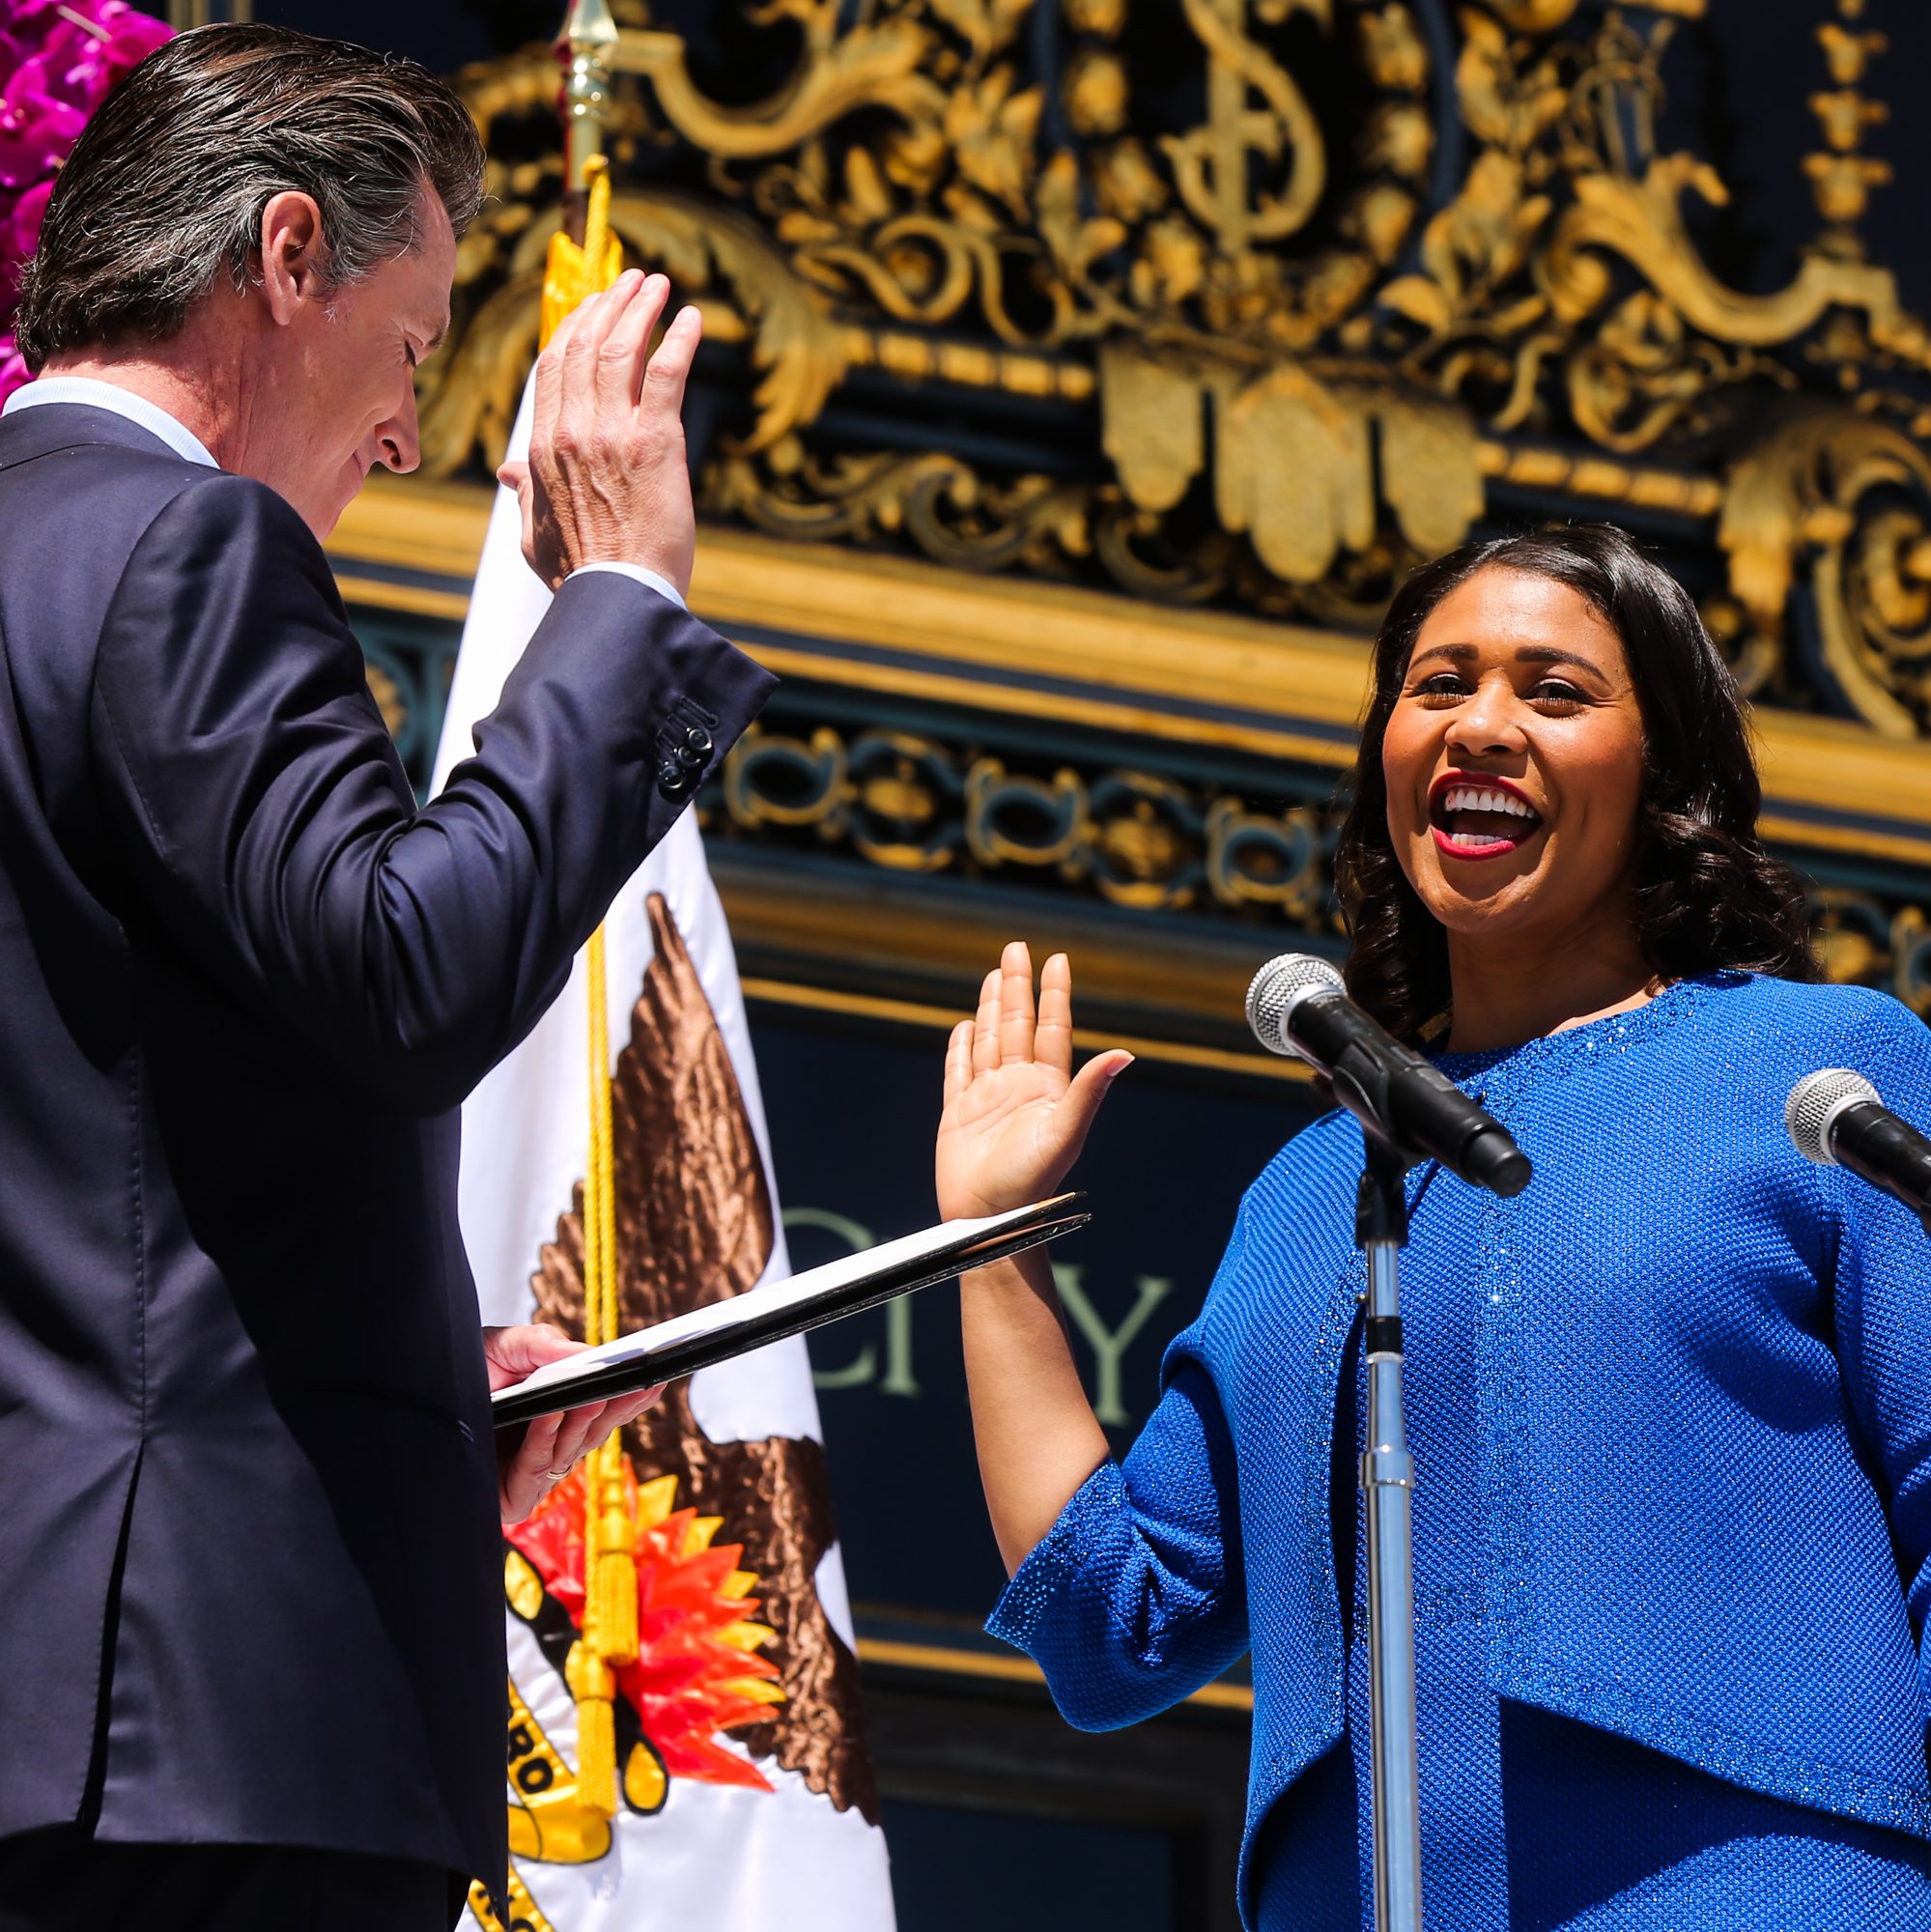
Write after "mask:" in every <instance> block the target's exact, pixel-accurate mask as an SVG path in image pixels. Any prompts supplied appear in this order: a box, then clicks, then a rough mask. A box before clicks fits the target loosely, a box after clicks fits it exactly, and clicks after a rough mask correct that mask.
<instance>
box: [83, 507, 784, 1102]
mask: <svg viewBox="0 0 1931 1932" xmlns="http://www.w3.org/2000/svg"><path fill="white" fill-rule="evenodd" d="M772 682H773V680H772V679H771V677H770V676H769V674H768V673H766V672H765V671H763V670H761V669H760V668H758V667H757V666H755V665H754V664H753V663H752V662H751V660H750V659H748V658H746V657H744V656H743V655H742V654H741V653H739V652H738V651H736V650H734V649H733V648H732V647H731V646H730V645H729V644H727V643H725V642H724V639H721V638H719V637H718V636H717V635H716V634H715V633H714V632H712V631H711V630H709V629H708V628H707V627H706V626H705V625H704V624H702V623H701V622H699V621H698V620H697V619H696V618H694V617H692V616H690V615H689V614H688V613H686V612H684V611H679V610H677V609H675V608H674V607H672V606H671V605H670V604H668V603H667V601H666V600H664V599H662V598H659V597H656V596H654V595H652V594H651V593H650V592H649V591H647V590H645V589H644V588H643V587H642V586H640V585H639V584H636V583H633V582H628V581H626V580H625V579H624V578H623V577H621V576H620V575H617V574H614V573H608V572H599V573H596V574H595V575H593V576H591V577H588V578H583V579H572V580H571V581H569V582H565V584H564V585H563V587H562V588H561V589H560V590H559V591H558V592H557V594H556V597H555V599H554V603H553V604H552V607H551V610H550V611H549V614H548V615H547V616H546V617H545V619H544V621H543V622H542V623H541V624H540V625H539V626H538V628H537V630H536V633H535V635H534V636H533V637H532V639H530V642H529V645H528V647H527V648H526V650H525V652H524V655H523V658H522V660H521V661H520V662H519V664H518V666H517V668H516V669H515V670H514V671H513V672H512V673H511V675H510V677H509V679H508V681H507V683H506V684H505V686H504V689H503V695H502V700H501V702H500V703H499V704H498V706H497V709H496V711H495V712H493V713H492V714H491V716H490V717H488V718H487V719H485V720H484V721H483V722H482V723H481V724H479V725H477V727H476V731H475V745H476V753H475V755H474V756H473V757H472V758H469V759H468V760H467V761H466V762H465V763H463V764H462V765H460V766H458V767H457V769H456V770H455V772H454V773H452V775H451V777H450V780H449V782H448V784H447V785H446V786H445V788H444V789H443V791H442V792H441V794H440V796H439V797H438V798H437V799H436V800H435V802H434V803H433V804H431V805H429V806H428V807H427V808H424V809H420V810H419V809H417V807H416V805H415V802H414V800H413V797H412V794H411V792H410V790H409V785H408V781H407V780H406V778H405V777H404V775H403V772H402V767H401V764H400V761H399V760H398V759H397V757H396V754H395V751H394V748H393V746H392V745H391V744H390V742H389V737H388V733H387V731H386V729H385V728H384V726H383V720H382V716H381V713H380V712H379V711H378V710H377V708H376V705H375V701H374V699H373V698H372V697H371V696H370V695H369V691H368V687H367V684H366V682H365V679H364V673H363V668H362V656H361V651H360V649H359V647H358V646H357V645H356V642H355V637H354V635H353V633H352V632H351V631H350V629H349V626H348V623H347V620H346V619H345V617H344V615H343V613H342V608H341V604H340V601H339V600H338V598H337V597H336V594H335V590H334V584H333V582H332V580H331V578H330V576H329V573H328V566H327V560H326V559H325V558H324V556H323V554H322V551H321V548H320V546H318V545H317V544H316V542H315V541H314V539H313V537H312V536H311V535H310V534H309V532H308V530H307V529H306V527H305V526H303V525H302V524H301V522H300V520H299V519H298V517H297V516H296V514H295V512H294V511H293V510H292V509H291V508H289V506H288V505H287V504H286V503H284V502H283V501H282V499H281V498H280V497H276V496H275V495H274V494H273V493H272V492H271V491H270V490H268V489H266V488H264V487H263V486H262V485H260V484H257V483H253V482H250V481H248V480H246V479H244V478H241V477H232V476H225V475H219V474H214V475H211V476H210V477H209V478H208V479H207V480H206V481H199V480H198V481H197V482H195V483H194V484H192V485H190V486H189V487H188V488H187V489H185V490H184V491H183V492H182V493H181V494H180V495H179V496H177V497H175V498H174V499H173V501H172V502H171V503H170V504H169V505H168V506H167V507H166V508H165V509H164V510H162V512H161V513H160V514H159V516H157V517H156V520H155V522H154V523H153V524H152V525H151V526H150V527H149V528H148V530H147V531H146V533H145V534H144V535H143V537H142V539H141V541H140V543H139V544H138V545H137V546H136V548H135V550H134V552H133V554H132V555H131V557H130V559H129V561H128V566H127V569H126V571H125V573H124V574H123V577H122V580H121V582H120V584H119V586H118V588H117V590H116V593H115V596H114V600H113V603H112V605H111V606H110V609H109V612H108V617H107V621H106V625H105V627H104V629H103V632H102V636H101V640H100V650H99V658H98V661H97V667H96V677H95V687H94V692H93V703H92V726H91V728H92V732H93V736H94V742H95V761H96V769H97V775H98V782H99V789H100V793H101V799H102V809H103V812H104V814H105V816H106V820H107V823H108V825H109V828H110V838H111V839H112V841H113V843H114V846H115V848H116V849H117V851H118V852H119V854H120V856H121V857H122V859H123V860H124V862H125V864H126V867H127V869H128V872H129V873H130V875H131V877H132V879H133V881H134V885H135V889H136V890H137V892H138V893H139V894H140V895H141V896H142V898H143V899H144V900H145V901H146V902H147V903H148V905H149V906H150V907H151V908H152V910H153V913H154V915H155V916H156V918H157V919H158V920H159V922H160V923H162V924H163V925H164V926H165V927H166V928H167V929H168V930H169V931H170V933H171V934H172V935H173V937H174V938H175V940H176V941H177V942H178V943H179V944H180V945H181V946H182V947H183V948H184V949H185V950H186V951H187V952H189V953H191V954H192V955H193V956H194V957H195V958H196V959H198V960H199V961H200V962H201V963H202V965H203V966H204V967H205V968H206V969H207V970H208V971H209V972H210V973H211V974H213V976H214V977H215V978H216V979H217V980H220V981H221V982H222V983H223V984H224V985H225V986H227V987H228V989H229V990H230V991H231V992H232V993H233V994H234V995H235V996H236V997H237V998H238V999H240V1000H241V1001H243V1002H244V1003H246V1004H247V1005H248V1006H250V1007H251V1008H253V1009H256V1010H258V1011H260V1012H262V1013H264V1014H266V1015H268V1016H270V1017H271V1018H274V1019H276V1020H278V1021H280V1022H281V1023H282V1024H284V1025H286V1026H287V1027H288V1028H289V1029H290V1030H291V1031H293V1032H294V1033H296V1034H297V1035H298V1036H300V1037H303V1038H304V1039H305V1040H306V1041H307V1042H308V1043H309V1045H310V1046H311V1047H312V1048H313V1049H314V1050H315V1052H316V1053H317V1054H318V1055H320V1056H323V1057H324V1058H325V1060H326V1063H327V1065H328V1066H329V1068H330V1069H332V1071H333V1073H334V1075H335V1076H336V1077H337V1078H339V1079H341V1080H343V1081H344V1082H346V1083H347V1084H349V1085H351V1086H353V1087H355V1088H357V1089H360V1090H364V1091H367V1092H369V1093H371V1094H373V1095H375V1096H376V1097H378V1098H379V1099H381V1100H382V1101H383V1102H385V1103H387V1104H392V1105H395V1106H398V1107H401V1108H404V1109H406V1110H409V1111H412V1112H422V1113H432V1112H441V1111H444V1110H446V1109H448V1108H450V1107H453V1106H455V1105H456V1104H458V1103H459V1102H460V1101H461V1100H462V1098H463V1097H464V1095H465V1094H467V1093H468V1092H469V1089H470V1088H471V1087H472V1086H474V1085H475V1083H476V1082H477V1081H478V1080H479V1079H481V1077H482V1076H483V1074H484V1073H486V1072H487V1071H488V1070H489V1068H490V1067H491V1066H493V1065H495V1064H496V1062H497V1060H499V1059H500V1058H501V1057H502V1056H503V1055H504V1054H505V1053H507V1052H508V1051H509V1050H510V1048H511V1047H513V1046H514V1045H515V1044H516V1042H517V1041H518V1040H519V1039H521V1038H522V1037H523V1036H524V1035H525V1033H526V1032H527V1031H528V1030H529V1028H530V1027H531V1026H532V1025H534V1024H535V1022H536V1020H537V1019H538V1018H539V1017H540V1016H541V1014H542V1012H543V1010H544V1009H545V1008H546V1007H547V1006H548V1005H549V1004H550V1002H551V1000H552V999H554V996H555V994H556V992H557V990H558V989H559V987H560V986H561V984H562V982H563V980H564V979H565V977H566V976H567V973H568V971H569V965H570V961H571V958H572V956H573V954H574V953H575V952H576V950H577V949H578V948H579V947H580V946H581V945H582V943H583V941H584V940H585V939H586V938H587V937H588V936H589V934H590V932H591V931H592V930H593V929H594V928H595V926H596V924H597V923H598V921H599V920H600V919H601V918H602V917H603V915H604V913H605V911H606V909H607V908H608V906H609V903H610V900H611V895H613V894H614V893H615V892H617V891H618V890H619V889H620V888H621V886H622V884H623V882H624V880H625V879H626V878H628V877H629V875H630V874H631V873H632V872H633V871H634V870H635V869H636V867H637V866H638V865H639V862H640V861H641V860H642V859H643V857H644V856H645V854H646V853H647V852H648V851H649V850H650V849H651V847H652V846H653V845H654V844H655V843H656V842H657V841H658V839H660V838H662V837H663V836H664V834H665V833H666V832H667V830H668V828H669V826H670V824H671V822H672V821H673V820H674V818H675V817H676V815H677V813H678V812H679V811H680V810H683V808H684V806H685V805H687V804H688V803H689V801H690V799H691V797H692V795H693V794H694V793H695V791H696V786H697V785H698V783H700V782H701V781H702V780H703V778H704V777H705V776H706V775H707V774H708V772H709V771H710V770H711V769H712V768H713V767H715V765H716V764H717V762H718V761H719V760H720V759H722V757H723V756H724V753H725V752H726V751H727V750H728V749H729V747H730V745H731V743H732V741H733V740H734V739H735V738H736V737H737V736H738V734H739V733H740V732H741V731H742V730H743V729H744V727H745V725H747V724H748V723H749V722H750V720H751V719H752V718H753V716H755V714H756V712H757V709H758V707H759V706H760V705H761V704H762V702H763V700H764V697H765V696H766V694H767V693H768V691H769V689H770V687H771V684H772Z"/></svg>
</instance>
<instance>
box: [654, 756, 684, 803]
mask: <svg viewBox="0 0 1931 1932" xmlns="http://www.w3.org/2000/svg"><path fill="white" fill-rule="evenodd" d="M657 788H658V790H659V791H661V792H662V793H663V794H664V796H665V797H666V798H682V797H683V796H684V794H685V793H686V792H687V791H689V790H690V789H691V774H690V773H689V772H687V771H686V770H685V769H684V767H683V766H682V765H679V764H673V763H672V762H671V760H670V759H668V758H666V759H665V761H664V762H663V763H662V764H661V765H659V766H658V768H657Z"/></svg>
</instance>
